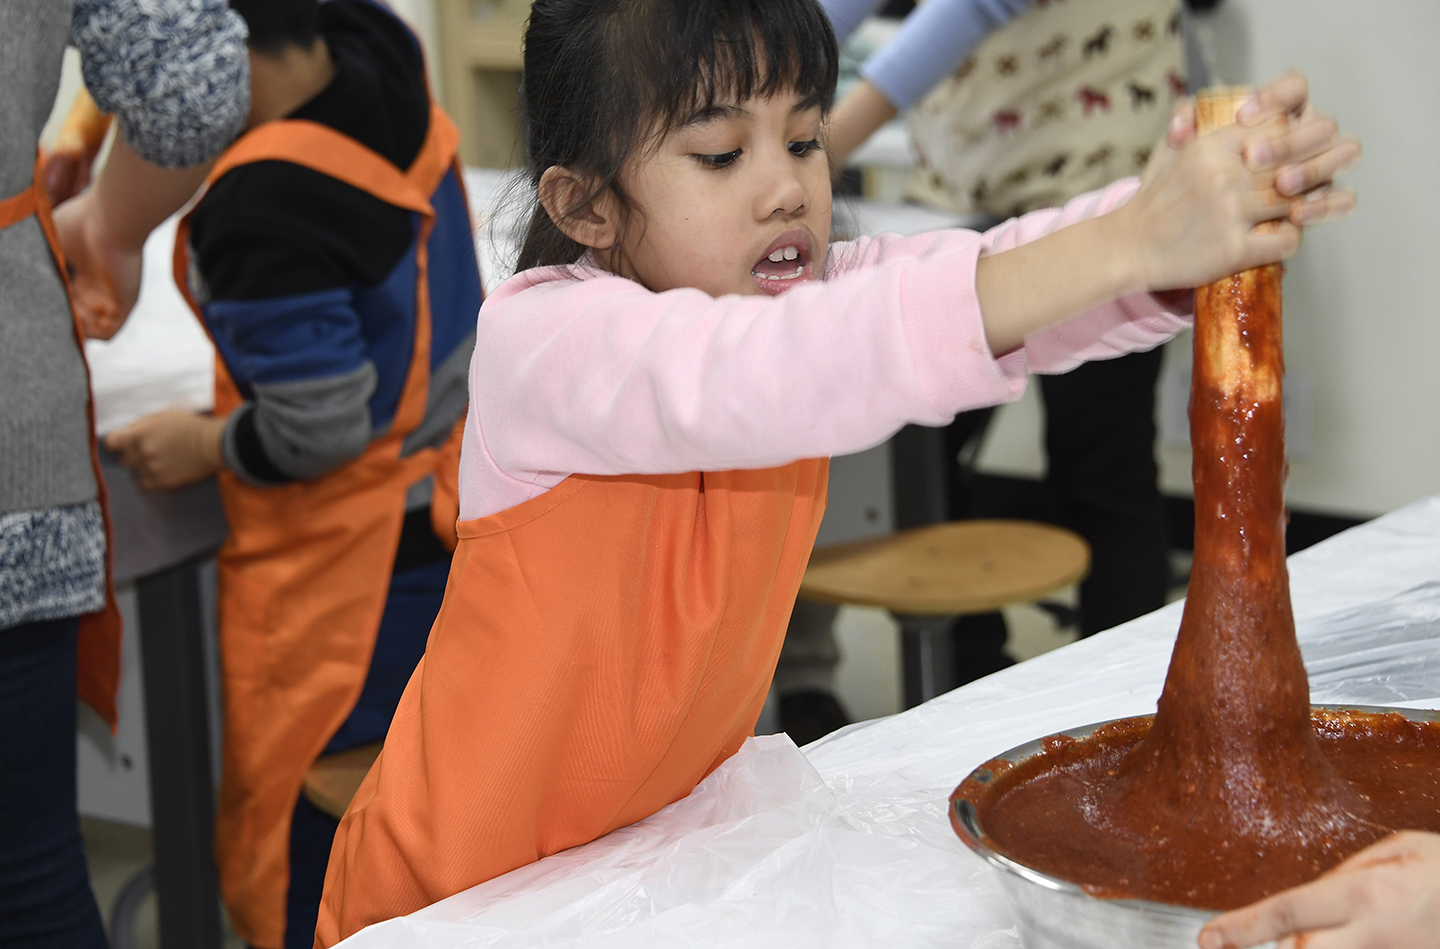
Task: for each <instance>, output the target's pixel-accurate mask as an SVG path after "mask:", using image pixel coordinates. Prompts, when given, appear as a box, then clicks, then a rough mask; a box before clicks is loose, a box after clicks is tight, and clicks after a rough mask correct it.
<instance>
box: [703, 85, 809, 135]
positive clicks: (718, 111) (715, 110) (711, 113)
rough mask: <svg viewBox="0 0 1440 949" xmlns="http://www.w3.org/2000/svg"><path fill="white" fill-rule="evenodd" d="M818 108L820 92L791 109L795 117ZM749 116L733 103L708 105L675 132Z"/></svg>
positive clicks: (747, 111) (746, 111) (802, 100)
mask: <svg viewBox="0 0 1440 949" xmlns="http://www.w3.org/2000/svg"><path fill="white" fill-rule="evenodd" d="M818 108H820V94H819V93H818V92H812V93H811V94H810V95H808V96H806V97H805V98H803V99H801V100H800V101H799V102H797V103H795V105H794V107H793V108H791V109H790V113H791V114H792V115H795V114H798V113H800V112H808V111H810V110H811V109H818ZM749 115H750V110H749V109H746V108H744V107H743V106H739V105H736V104H735V103H733V102H725V103H719V104H717V105H708V106H706V107H705V108H703V109H698V110H696V111H695V112H693V113H691V115H690V116H689V117H688V118H686V119H685V121H683V122H681V123H680V124H678V125H676V126H675V130H676V131H677V132H678V131H680V130H682V129H688V128H693V127H695V126H697V125H705V124H706V123H708V122H715V121H718V120H720V119H743V118H746V117H747V116H749Z"/></svg>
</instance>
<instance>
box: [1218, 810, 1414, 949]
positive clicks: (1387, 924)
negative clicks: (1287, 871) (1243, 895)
mask: <svg viewBox="0 0 1440 949" xmlns="http://www.w3.org/2000/svg"><path fill="white" fill-rule="evenodd" d="M1272 939H1278V940H1280V947H1281V949H1296V947H1299V946H1304V947H1305V949H1369V947H1375V949H1381V947H1383V949H1437V947H1440V834H1428V833H1420V832H1418V831H1405V832H1403V833H1399V834H1394V835H1392V836H1390V837H1386V838H1385V839H1384V840H1382V841H1380V842H1379V843H1377V844H1373V845H1371V846H1370V847H1367V848H1366V849H1364V850H1362V851H1360V852H1359V853H1357V854H1355V855H1354V856H1353V857H1351V858H1350V859H1349V860H1346V861H1345V862H1344V863H1342V864H1340V866H1338V867H1336V868H1335V869H1334V870H1331V871H1330V872H1329V873H1327V874H1325V875H1324V876H1322V877H1320V878H1319V879H1318V880H1315V881H1313V882H1311V883H1307V884H1305V885H1304V886H1297V887H1295V888H1294V889H1292V890H1286V891H1285V892H1284V893H1277V894H1276V895H1274V896H1272V897H1269V898H1268V899H1264V900H1261V901H1260V902H1258V903H1256V904H1254V905H1253V906H1247V907H1245V908H1244V909H1237V910H1234V911H1232V912H1229V913H1226V914H1225V915H1224V916H1220V917H1218V918H1216V919H1213V920H1211V921H1210V922H1209V923H1207V924H1206V925H1205V928H1204V929H1202V930H1201V931H1200V938H1199V945H1200V949H1240V947H1245V946H1255V945H1259V944H1260V943H1263V942H1269V941H1270V940H1272Z"/></svg>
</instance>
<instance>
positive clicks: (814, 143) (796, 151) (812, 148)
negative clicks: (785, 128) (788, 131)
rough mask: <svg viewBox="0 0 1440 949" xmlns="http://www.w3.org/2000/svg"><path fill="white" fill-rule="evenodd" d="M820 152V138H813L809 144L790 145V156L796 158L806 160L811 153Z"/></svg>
mask: <svg viewBox="0 0 1440 949" xmlns="http://www.w3.org/2000/svg"><path fill="white" fill-rule="evenodd" d="M818 151H820V140H819V139H818V138H812V139H810V140H809V141H808V142H791V143H790V154H792V155H794V156H795V157H796V158H804V157H805V156H806V155H808V154H810V153H811V152H818Z"/></svg>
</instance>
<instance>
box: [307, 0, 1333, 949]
mask: <svg viewBox="0 0 1440 949" xmlns="http://www.w3.org/2000/svg"><path fill="white" fill-rule="evenodd" d="M836 56H837V54H836V48H835V42H834V38H833V36H832V34H831V32H830V27H829V25H828V23H827V22H826V20H825V17H824V14H823V13H822V12H821V11H820V8H819V7H818V6H817V5H816V4H815V3H814V2H813V0H537V2H536V3H535V4H534V7H533V11H532V14H531V19H530V25H529V29H528V32H527V35H526V51H525V77H524V89H525V100H524V107H525V114H526V121H527V135H528V146H529V156H530V165H531V172H532V175H533V180H534V181H535V184H536V188H537V194H538V198H539V201H540V205H541V207H540V208H539V209H537V212H536V214H535V216H534V218H533V220H532V223H531V227H530V231H529V234H528V238H527V241H526V244H525V247H524V249H523V251H522V253H521V262H520V267H521V271H520V272H519V273H517V274H516V276H514V277H513V278H511V279H510V280H509V281H507V282H506V283H505V284H504V285H503V286H502V287H500V288H499V290H497V291H496V293H495V294H494V295H493V296H491V297H490V299H489V300H488V301H487V302H486V304H485V306H484V308H483V309H482V311H481V314H480V319H479V332H478V337H477V342H476V347H475V358H474V361H473V364H472V368H471V378H470V385H471V388H470V413H469V415H468V420H467V423H466V431H465V442H464V449H463V454H462V458H461V472H460V479H461V487H460V491H461V512H460V518H461V521H460V524H459V536H460V544H459V548H458V549H457V550H456V553H455V558H454V562H453V567H452V570H451V573H450V581H449V585H448V586H447V588H446V594H445V602H444V606H443V607H442V608H441V612H440V615H439V617H438V618H437V619H436V622H435V627H434V629H433V631H432V633H431V636H430V641H429V644H428V646H427V651H426V655H425V658H424V660H423V661H422V663H421V665H420V667H419V668H418V669H417V670H416V672H415V675H414V676H413V678H412V679H411V680H410V684H409V686H408V688H407V689H406V691H405V694H404V697H403V699H402V700H401V703H400V707H399V710H398V711H397V712H396V715H395V718H394V723H393V724H392V726H391V729H390V733H389V736H388V738H387V739H386V745H385V751H384V753H383V755H382V756H381V758H380V760H379V761H378V762H377V763H376V765H375V767H374V768H373V769H372V770H371V772H370V774H369V776H368V777H367V779H366V781H365V783H364V785H363V786H362V787H361V788H360V791H359V793H358V794H357V796H356V798H355V800H354V802H353V803H352V805H351V807H350V810H349V812H348V813H347V814H346V816H345V818H344V821H343V822H342V824H341V827H340V831H339V833H338V834H337V837H336V843H335V847H334V850H333V851H332V853H331V860H330V867H329V871H328V874H327V877H326V888H325V897H324V904H323V906H322V909H321V919H320V926H319V929H318V931H317V942H318V944H319V945H321V946H329V945H333V944H334V943H335V942H337V941H339V940H340V939H341V938H343V937H345V936H347V935H349V934H350V933H353V932H355V931H356V930H358V929H360V928H361V927H362V926H364V925H366V924H369V923H373V922H376V921H378V920H382V919H386V918H389V917H392V916H396V915H400V914H404V913H408V912H411V911H413V910H416V909H419V908H420V907H422V906H425V905H426V904H429V903H431V902H433V901H435V900H438V899H440V898H442V897H445V896H449V895H451V894H453V893H456V892H458V891H460V890H462V889H465V888H466V887H470V886H473V885H475V884H477V883H480V882H482V881H484V880H487V879H489V878H491V877H494V876H497V875H499V874H501V873H504V872H506V871H508V870H511V869H513V868H515V867H518V866H521V865H523V864H526V863H529V862H531V861H534V860H536V859H538V858H540V857H542V856H544V855H546V854H550V853H554V852H556V851H558V850H563V849H565V848H567V847H572V846H575V845H577V844H580V843H584V842H586V841H589V840H592V839H594V838H596V837H598V836H600V835H602V834H604V833H607V832H608V831H610V830H613V829H615V828H617V827H621V826H624V825H626V824H629V823H632V822H634V821H637V820H640V819H642V818H644V817H646V816H648V815H650V814H653V813H654V812H655V811H656V810H658V809H659V808H661V807H663V806H665V805H667V804H669V803H671V802H673V801H675V800H677V799H679V798H681V797H683V796H684V795H686V794H687V793H688V792H689V791H690V790H691V789H692V788H693V787H694V786H695V784H696V783H697V782H699V781H700V779H701V778H703V777H704V776H705V775H706V774H708V773H709V772H710V771H711V770H712V769H714V768H715V767H716V766H717V765H719V764H720V763H721V762H722V761H724V760H725V759H726V758H727V757H728V756H729V755H731V754H733V753H734V752H735V751H736V749H737V748H739V746H740V744H741V743H742V742H743V741H744V740H745V738H746V737H747V736H748V735H750V734H751V732H752V729H753V727H754V724H755V720H756V718H757V717H758V715H759V712H760V708H761V705H762V703H763V702H764V699H765V693H766V688H767V686H768V684H769V680H770V675H771V672H772V670H773V668H774V664H775V658H776V655H777V653H778V651H779V648H780V642H781V638H782V635H783V633H784V630H785V624H786V619H787V617H788V615H789V612H790V608H791V605H792V603H793V602H794V598H795V593H796V591H797V589H798V587H799V584H800V579H801V576H802V574H803V572H804V569H805V564H806V560H807V558H808V556H809V553H810V549H811V545H812V543H813V541H814V538H815V532H816V529H817V527H818V526H819V523H820V517H821V513H822V511H823V508H824V504H825V484H826V465H827V462H826V460H825V458H826V456H828V455H830V454H834V453H844V452H853V451H856V450H859V449H862V448H865V447H867V446H870V445H874V444H876V443H878V442H880V441H882V440H884V439H885V438H886V437H887V436H889V435H890V434H891V433H892V432H894V431H895V430H896V429H897V428H899V427H900V426H901V425H903V424H905V423H907V422H919V423H922V424H929V425H939V424H942V423H944V422H945V421H947V420H948V419H949V418H950V417H951V416H953V415H954V414H955V413H956V412H957V411H960V410H962V409H967V408H971V407H975V406H980V405H987V404H992V403H996V402H1002V401H1006V400H1010V399H1014V398H1016V397H1018V396H1019V395H1020V393H1021V391H1022V389H1023V388H1024V384H1025V377H1026V374H1027V373H1028V372H1030V371H1042V372H1056V371H1063V370H1065V369H1067V368H1069V367H1071V366H1074V365H1076V364H1077V363H1078V362H1080V361H1081V360H1083V359H1091V358H1104V357H1108V356H1114V355H1116V354H1119V353H1122V352H1125V351H1128V350H1133V349H1139V348H1144V347H1153V346H1156V345H1158V344H1159V343H1161V342H1162V341H1164V340H1165V339H1166V338H1168V337H1169V336H1170V335H1172V334H1173V333H1175V332H1177V331H1178V330H1180V329H1181V328H1182V327H1184V326H1185V325H1186V323H1187V317H1186V316H1184V315H1182V314H1181V313H1177V312H1175V311H1173V310H1172V309H1170V308H1167V306H1166V304H1165V302H1164V301H1163V300H1162V299H1160V298H1157V297H1155V296H1152V295H1151V292H1150V291H1162V290H1169V289H1172V288H1177V287H1191V286H1195V285H1198V284H1202V283H1206V282H1208V281H1211V280H1213V279H1216V278H1218V277H1220V276H1223V275H1225V274H1229V273H1232V272H1234V271H1236V270H1239V269H1242V268H1245V267H1249V266H1252V265H1255V264H1260V263H1263V262H1268V261H1274V260H1278V259H1280V258H1282V257H1285V256H1287V255H1288V254H1290V253H1291V252H1293V251H1294V250H1295V248H1296V246H1297V243H1298V240H1299V229H1298V227H1297V226H1296V224H1297V223H1299V222H1306V223H1308V222H1312V221H1317V220H1321V219H1323V218H1325V217H1327V216H1332V215H1337V214H1339V213H1343V212H1344V211H1346V210H1348V208H1349V206H1350V204H1351V201H1352V199H1351V198H1350V197H1349V196H1348V195H1346V194H1342V193H1339V192H1329V191H1328V190H1321V191H1315V192H1312V194H1313V200H1308V201H1307V200H1304V199H1303V198H1302V199H1300V200H1298V201H1295V202H1292V201H1291V200H1289V199H1284V198H1280V197H1277V196H1276V195H1275V194H1274V193H1273V192H1271V191H1270V190H1269V189H1270V186H1271V185H1272V184H1273V183H1275V182H1276V181H1277V173H1276V171H1275V168H1274V165H1275V163H1276V161H1278V160H1284V161H1286V162H1290V163H1292V164H1288V165H1286V166H1285V167H1284V168H1283V169H1282V170H1281V171H1280V173H1279V174H1278V181H1279V183H1280V185H1281V190H1282V191H1284V192H1285V193H1286V194H1292V195H1299V194H1301V193H1302V192H1304V191H1306V190H1309V189H1313V188H1315V187H1317V186H1323V185H1324V184H1325V183H1326V182H1328V180H1329V179H1330V177H1331V176H1332V175H1333V174H1334V172H1335V170H1336V169H1337V168H1338V167H1340V166H1342V165H1343V164H1345V163H1346V162H1348V161H1352V160H1353V159H1354V158H1355V157H1357V154H1356V148H1355V147H1354V146H1351V145H1346V144H1343V143H1338V142H1337V140H1336V136H1335V129H1334V126H1333V124H1331V123H1328V122H1319V121H1308V120H1307V121H1301V122H1298V123H1293V124H1291V125H1289V126H1287V125H1286V124H1285V123H1284V122H1283V121H1280V120H1279V113H1280V112H1285V111H1295V112H1297V114H1298V112H1299V110H1300V109H1301V108H1302V107H1303V106H1304V103H1305V89H1304V82H1303V80H1301V79H1300V78H1299V77H1291V78H1289V79H1287V80H1285V81H1283V82H1282V83H1280V84H1277V85H1276V86H1274V87H1272V88H1271V89H1269V90H1266V92H1264V93H1262V94H1261V96H1260V97H1259V99H1258V101H1257V102H1256V103H1255V104H1254V106H1252V107H1251V109H1250V110H1249V113H1248V114H1247V118H1249V119H1251V120H1252V121H1251V125H1250V126H1249V127H1235V128H1231V129H1226V130H1223V131H1222V132H1220V133H1217V134H1214V135H1209V136H1206V137H1205V138H1204V139H1201V140H1198V141H1195V142H1193V143H1192V144H1189V145H1187V146H1186V147H1185V148H1183V150H1179V151H1172V150H1170V149H1164V148H1161V149H1157V152H1159V153H1160V157H1159V158H1158V159H1157V161H1156V162H1155V163H1154V164H1153V165H1152V167H1150V168H1149V169H1148V171H1147V175H1146V180H1145V182H1144V184H1143V185H1140V186H1138V190H1137V183H1136V182H1135V181H1133V180H1130V181H1126V182H1122V183H1119V184H1117V185H1115V186H1112V187H1111V188H1109V189H1107V190H1105V191H1102V192H1098V193H1093V194H1089V195H1085V196H1082V197H1080V198H1078V199H1076V200H1075V201H1073V202H1071V203H1070V204H1069V205H1068V206H1067V207H1065V208H1064V209H1063V210H1051V211H1044V212H1037V213H1035V214H1032V215H1029V216H1026V217H1024V218H1020V219H1018V220H1014V221H1011V222H1008V223H1006V224H1004V225H1002V226H1000V227H998V228H996V229H995V230H993V231H991V232H989V233H987V234H977V233H973V232H967V231H948V232H941V233H935V234H928V235H924V236H920V237H915V238H898V237H894V236H889V237H882V238H877V239H874V240H860V241H855V242H851V243H842V244H837V245H835V246H833V247H832V246H830V244H829V234H830V211H831V196H830V188H829V171H828V169H827V167H826V160H825V155H824V153H823V151H822V144H821V142H822V139H823V122H824V117H825V113H826V109H827V108H828V107H829V105H830V102H831V97H832V94H833V90H834V84H835V63H836ZM1267 117H1268V121H1265V122H1264V123H1263V124H1255V123H1256V122H1259V121H1260V120H1261V119H1266V118H1267ZM1184 124H1185V123H1184V122H1183V121H1182V122H1181V125H1182V126H1183V125H1184ZM1181 137H1184V136H1181ZM1242 155H1244V156H1245V158H1244V159H1243V160H1242ZM1247 161H1248V163H1249V167H1248V168H1247ZM1297 163H1298V164H1297ZM1292 179H1293V180H1292ZM1271 219H1275V220H1281V221H1282V222H1283V223H1281V224H1280V226H1279V230H1278V232H1276V233H1272V234H1255V233H1254V232H1253V230H1252V228H1253V225H1255V224H1256V223H1257V222H1260V221H1263V220H1271ZM1292 222H1293V223H1292ZM1182 299H1183V297H1182Z"/></svg>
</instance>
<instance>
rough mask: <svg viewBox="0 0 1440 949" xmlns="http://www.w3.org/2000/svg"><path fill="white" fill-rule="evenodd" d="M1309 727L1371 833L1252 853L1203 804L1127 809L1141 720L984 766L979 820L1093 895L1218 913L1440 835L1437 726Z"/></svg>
mask: <svg viewBox="0 0 1440 949" xmlns="http://www.w3.org/2000/svg"><path fill="white" fill-rule="evenodd" d="M1313 721H1314V731H1315V734H1316V737H1317V740H1318V747H1319V749H1320V751H1321V753H1322V755H1323V756H1324V758H1325V759H1326V761H1327V762H1328V763H1329V764H1330V765H1331V766H1332V767H1333V768H1334V770H1335V771H1336V773H1337V774H1338V775H1339V776H1340V778H1341V779H1342V780H1343V781H1344V782H1345V783H1346V785H1347V786H1348V787H1349V788H1350V789H1351V791H1352V792H1353V793H1354V794H1355V795H1356V797H1358V798H1359V799H1360V800H1361V801H1362V803H1363V805H1364V806H1365V807H1366V809H1367V810H1368V812H1369V814H1370V819H1371V820H1372V821H1373V822H1374V823H1373V826H1372V835H1373V836H1370V835H1367V836H1365V837H1364V838H1362V839H1361V840H1356V841H1352V842H1351V843H1350V844H1348V845H1346V846H1343V847H1334V846H1330V845H1327V843H1326V842H1324V841H1323V840H1320V841H1317V840H1316V839H1315V838H1311V837H1306V836H1302V835H1296V834H1288V833H1279V834H1266V835H1264V836H1265V837H1266V839H1267V840H1268V843H1266V844H1264V845H1260V846H1258V847H1255V848H1254V849H1249V848H1245V847H1242V846H1241V845H1240V842H1239V841H1237V840H1235V839H1234V838H1227V837H1226V836H1225V835H1224V834H1217V833H1216V828H1215V827H1213V826H1211V825H1210V824H1209V822H1208V819H1207V816H1206V814H1205V813H1204V811H1203V809H1202V808H1197V809H1196V813H1195V815H1194V818H1193V819H1192V820H1188V821H1184V822H1180V823H1175V822H1173V815H1165V818H1166V823H1167V826H1163V827H1162V826H1161V824H1160V823H1158V822H1157V821H1158V819H1157V818H1156V816H1155V815H1154V814H1146V813H1137V812H1135V811H1134V810H1133V809H1131V808H1130V807H1129V806H1128V805H1127V802H1126V794H1125V792H1126V790H1127V788H1128V782H1126V781H1125V780H1124V778H1123V776H1122V773H1121V772H1122V769H1123V767H1124V765H1125V762H1126V759H1127V757H1128V756H1129V755H1131V754H1132V753H1133V752H1134V751H1135V749H1136V746H1137V745H1138V744H1139V743H1140V742H1141V740H1142V739H1144V738H1145V737H1146V736H1147V734H1148V733H1149V732H1150V722H1151V720H1150V719H1149V718H1134V719H1126V720H1124V721H1122V722H1116V723H1114V724H1112V725H1108V726H1106V727H1105V728H1103V729H1101V730H1099V731H1097V732H1096V733H1095V734H1094V735H1093V736H1091V737H1088V738H1084V739H1080V740H1075V739H1069V738H1064V737H1057V738H1053V739H1049V740H1047V742H1046V747H1045V750H1044V751H1043V753H1041V754H1039V755H1036V756H1035V757H1033V758H1030V759H1027V760H1026V761H1024V762H1022V763H1021V764H1019V765H1017V766H1016V767H1014V768H1011V769H1009V770H1008V771H1006V770H1005V769H1004V768H1003V767H996V765H999V762H991V764H990V765H988V766H987V767H991V768H992V770H994V771H996V772H997V775H998V776H997V777H996V778H995V780H994V781H993V782H992V785H991V787H990V789H989V790H988V791H987V792H986V793H985V794H984V795H983V802H982V804H981V807H980V810H979V818H980V824H981V826H982V827H984V828H985V831H986V836H987V837H988V838H989V840H988V842H989V843H990V845H991V846H993V847H995V848H996V849H997V850H999V851H1000V852H1002V853H1004V854H1005V855H1006V856H1008V857H1010V858H1011V859H1013V860H1016V861H1018V862H1020V863H1023V864H1025V865H1026V866H1029V867H1034V868H1036V869H1038V870H1042V871H1044V872H1046V873H1049V874H1051V875H1052V876H1058V877H1061V878H1062V879H1067V880H1071V881H1074V882H1076V883H1079V884H1081V885H1082V886H1084V887H1085V888H1086V889H1088V890H1089V891H1090V892H1092V893H1094V894H1096V895H1097V896H1107V897H1117V898H1130V899H1146V900H1154V901H1156V902H1161V903H1175V904H1181V905H1185V906H1196V907H1200V908H1203V909H1217V910H1219V909H1232V908H1234V907H1237V906H1244V905H1246V904H1248V903H1251V902H1254V901H1255V900H1257V899H1259V898H1261V897H1263V896H1266V895H1268V894H1270V893H1273V892H1276V891H1279V890H1282V889H1286V888H1288V887H1290V886H1293V885H1295V884H1297V883H1301V882H1304V881H1305V880H1308V879H1311V878H1313V877H1315V876H1316V875H1318V874H1320V873H1322V872H1324V871H1325V870H1326V869H1329V867H1331V866H1333V865H1334V864H1335V863H1338V862H1339V861H1340V860H1341V859H1343V858H1344V857H1345V856H1346V855H1347V854H1348V853H1349V852H1350V850H1351V849H1353V848H1358V846H1360V845H1361V844H1362V843H1365V842H1368V840H1369V839H1373V837H1379V836H1381V835H1383V834H1385V833H1387V832H1389V831H1390V830H1392V829H1402V828H1404V829H1413V830H1430V831H1436V832H1440V723H1437V722H1412V721H1410V720H1409V719H1406V718H1404V717H1403V716H1401V715H1398V714H1393V713H1392V714H1386V715H1369V714H1366V713H1362V712H1331V711H1325V710H1318V709H1317V710H1316V711H1315V713H1314V719H1313ZM1000 772H1003V773H1000ZM1147 820H1150V821H1151V823H1150V824H1149V826H1146V821H1147Z"/></svg>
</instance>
